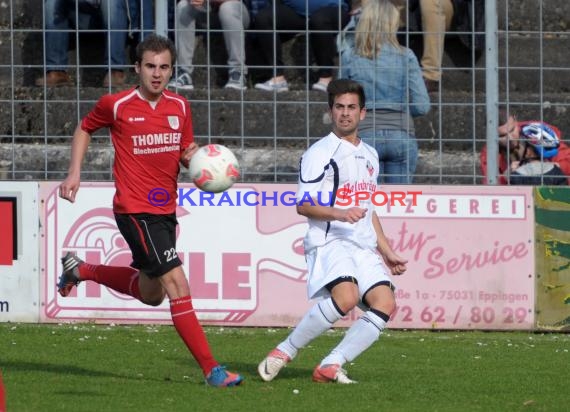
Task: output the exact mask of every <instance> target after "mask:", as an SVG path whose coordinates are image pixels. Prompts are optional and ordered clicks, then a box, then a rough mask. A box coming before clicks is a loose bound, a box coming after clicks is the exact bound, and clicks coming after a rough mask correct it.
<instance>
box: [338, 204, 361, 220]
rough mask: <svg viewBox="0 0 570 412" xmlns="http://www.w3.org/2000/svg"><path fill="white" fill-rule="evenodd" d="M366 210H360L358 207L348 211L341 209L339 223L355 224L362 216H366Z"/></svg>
mask: <svg viewBox="0 0 570 412" xmlns="http://www.w3.org/2000/svg"><path fill="white" fill-rule="evenodd" d="M367 211H368V209H362V208H360V207H351V208H349V209H342V210H341V214H340V218H339V219H338V220H340V221H341V222H348V223H356V222H358V221H359V220H360V219H362V218H363V217H364V216H366V212H367Z"/></svg>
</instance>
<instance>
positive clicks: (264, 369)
mask: <svg viewBox="0 0 570 412" xmlns="http://www.w3.org/2000/svg"><path fill="white" fill-rule="evenodd" d="M289 362H291V358H290V357H289V356H288V355H287V354H286V353H285V352H283V351H280V350H279V349H277V348H275V349H273V350H272V351H271V352H269V354H268V355H267V357H266V358H265V359H263V360H262V361H261V363H260V364H259V366H258V367H257V372H259V376H261V379H263V380H264V381H265V382H269V381H271V380H273V378H275V377H276V376H277V374H278V373H279V371H281V369H283V368H284V367H285V366H286V365H287V364H288V363H289Z"/></svg>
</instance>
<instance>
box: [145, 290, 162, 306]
mask: <svg viewBox="0 0 570 412" xmlns="http://www.w3.org/2000/svg"><path fill="white" fill-rule="evenodd" d="M165 296H166V294H165V293H164V292H161V293H156V294H153V295H150V296H143V298H142V302H143V303H144V304H145V305H149V306H160V305H161V304H162V302H163V301H164V298H165Z"/></svg>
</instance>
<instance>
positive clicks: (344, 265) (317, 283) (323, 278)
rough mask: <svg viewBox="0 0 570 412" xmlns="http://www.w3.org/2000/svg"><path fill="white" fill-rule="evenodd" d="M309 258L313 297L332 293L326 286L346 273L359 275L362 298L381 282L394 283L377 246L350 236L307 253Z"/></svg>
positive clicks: (359, 290) (310, 285)
mask: <svg viewBox="0 0 570 412" xmlns="http://www.w3.org/2000/svg"><path fill="white" fill-rule="evenodd" d="M306 259H307V270H308V272H309V273H308V281H307V294H308V295H309V299H314V298H317V297H326V296H330V293H329V291H328V290H327V289H326V288H325V286H326V285H328V284H329V283H331V282H332V281H334V280H336V279H338V278H339V277H343V276H351V277H353V278H354V279H356V281H357V282H358V292H359V295H360V298H361V299H362V297H363V296H364V294H365V293H366V292H368V290H370V288H372V287H373V286H374V285H376V284H378V283H379V282H390V285H392V280H391V279H390V276H389V270H388V268H387V267H386V265H385V263H384V260H383V259H382V257H381V256H380V255H379V254H378V253H377V252H376V251H375V250H371V249H362V248H361V247H359V246H357V245H355V244H354V243H352V242H348V241H346V240H336V241H334V242H331V243H329V244H326V245H324V246H321V247H317V248H315V249H313V250H311V251H310V252H308V253H307V254H306ZM392 287H393V285H392Z"/></svg>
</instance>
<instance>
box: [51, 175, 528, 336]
mask: <svg viewBox="0 0 570 412" xmlns="http://www.w3.org/2000/svg"><path fill="white" fill-rule="evenodd" d="M57 186H58V184H57V183H41V184H40V199H42V200H43V205H44V209H43V210H42V211H41V213H40V219H41V223H42V225H41V231H42V235H43V237H42V239H43V244H42V247H41V252H42V254H41V267H42V272H41V273H42V282H41V302H42V304H43V306H42V308H43V309H42V311H41V315H40V316H41V319H42V320H43V321H47V322H60V321H63V320H94V321H98V322H141V323H142V322H152V323H162V322H165V323H169V322H170V311H169V306H168V302H165V303H163V304H162V305H161V306H158V307H150V306H146V305H143V304H141V303H140V302H138V301H136V300H134V299H132V298H130V297H128V296H125V295H121V294H118V293H116V292H114V291H112V290H110V289H107V288H106V287H102V286H100V285H97V284H95V283H92V282H84V283H81V284H80V285H79V287H78V288H77V292H75V293H74V294H72V295H71V296H68V297H66V298H62V297H60V296H59V295H58V294H57V291H56V288H55V285H56V282H57V278H58V276H59V274H60V271H61V264H60V260H59V259H60V257H61V256H62V255H63V254H64V253H65V252H67V251H72V252H75V253H77V254H78V255H79V256H80V257H81V258H83V259H86V260H88V261H89V262H91V263H101V264H110V265H128V264H129V263H130V262H131V256H130V252H129V249H128V247H127V245H126V243H125V241H124V239H123V238H122V236H121V235H120V233H119V231H118V229H117V227H116V225H115V221H114V217H113V213H112V210H111V203H112V197H113V194H114V189H113V187H112V184H111V183H99V184H88V183H86V184H83V185H82V187H81V190H80V191H79V193H78V196H77V199H76V203H74V204H70V203H68V202H66V201H62V200H61V199H59V198H58V197H57ZM384 189H385V190H386V191H388V187H385V188H384ZM295 190H296V185H289V184H283V185H277V184H252V185H245V184H243V185H235V186H234V187H233V188H232V189H231V190H230V191H228V192H226V193H224V194H217V195H212V194H205V193H203V192H199V191H198V190H197V189H195V188H194V187H193V186H192V185H190V184H183V185H181V187H180V191H179V205H180V206H179V207H178V210H177V216H178V221H179V233H178V238H177V249H178V255H179V256H180V257H181V259H182V260H183V264H184V270H185V272H186V274H187V275H188V276H189V280H190V287H191V291H192V296H193V303H194V307H195V308H196V311H197V314H198V317H199V319H200V320H201V321H202V322H203V323H205V324H219V325H233V326H291V325H294V324H295V323H296V322H297V321H298V320H299V318H300V317H301V316H302V315H303V314H304V312H305V311H306V310H307V309H308V308H309V307H310V305H311V304H312V302H309V301H308V300H307V294H306V287H305V276H306V268H305V259H304V255H303V246H302V240H303V237H304V235H305V231H306V228H307V225H306V221H305V218H304V217H302V216H298V215H297V214H296V211H295V207H294V206H293V205H294V202H295V200H294V193H295ZM389 190H390V192H394V193H395V192H399V193H407V192H409V191H411V190H413V191H414V192H417V191H420V192H421V194H418V195H416V197H415V201H414V202H411V199H412V198H411V197H409V196H408V197H405V199H404V201H403V202H400V201H395V202H394V204H390V203H387V204H382V205H380V204H381V203H380V202H379V206H377V211H378V213H379V216H380V218H381V221H382V223H383V227H384V231H385V233H386V234H387V236H388V237H389V238H390V240H391V242H392V244H393V247H394V249H395V250H396V252H397V253H399V254H401V255H403V256H405V257H407V258H408V259H409V264H408V271H407V273H406V274H405V275H404V276H401V277H397V278H394V282H395V284H396V286H397V291H396V294H397V302H398V309H397V311H396V313H395V314H394V315H393V317H392V321H391V327H393V328H441V329H471V328H473V329H531V328H532V327H533V324H534V313H533V307H534V254H533V242H532V240H533V226H534V218H533V207H532V195H531V193H532V192H531V188H524V187H501V188H496V187H495V188H493V187H476V186H473V187H454V186H389ZM396 198H398V197H396ZM149 199H150V194H149ZM356 316H358V314H357V313H355V314H352V315H351V316H349V317H347V319H346V320H344V321H342V323H341V324H342V325H345V326H346V325H348V324H349V323H350V322H351V321H352V319H354V317H356Z"/></svg>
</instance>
